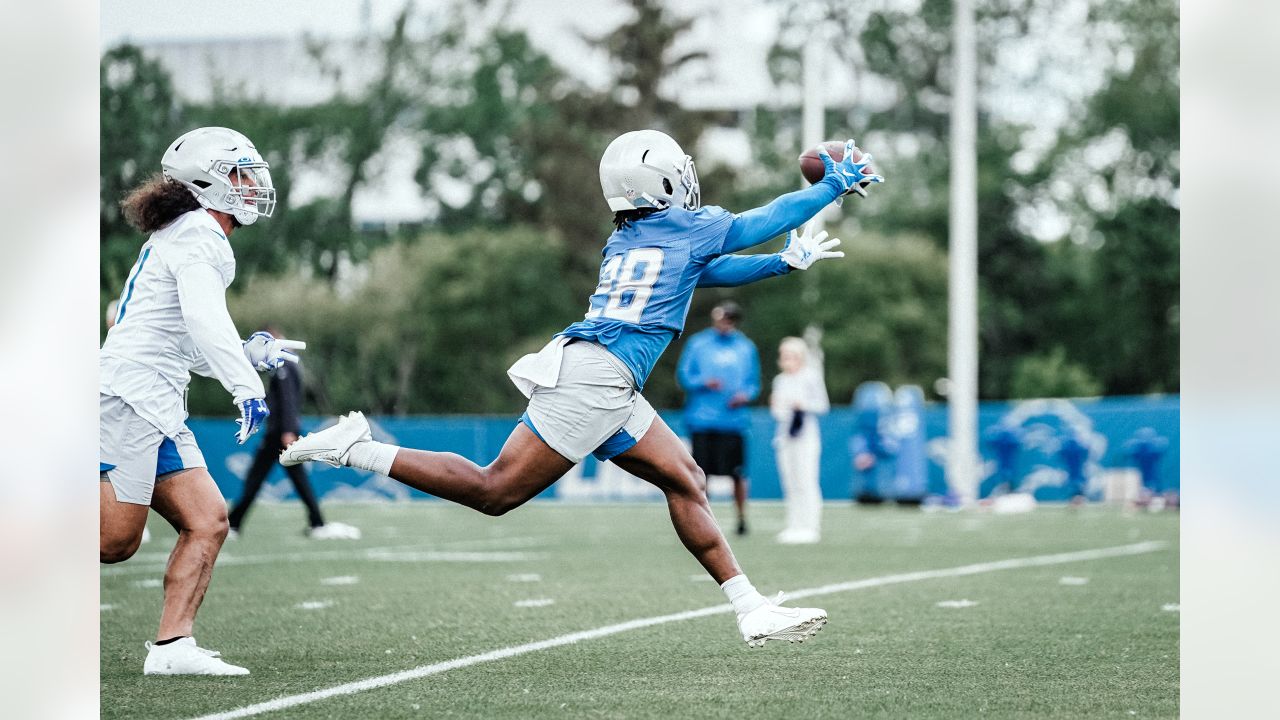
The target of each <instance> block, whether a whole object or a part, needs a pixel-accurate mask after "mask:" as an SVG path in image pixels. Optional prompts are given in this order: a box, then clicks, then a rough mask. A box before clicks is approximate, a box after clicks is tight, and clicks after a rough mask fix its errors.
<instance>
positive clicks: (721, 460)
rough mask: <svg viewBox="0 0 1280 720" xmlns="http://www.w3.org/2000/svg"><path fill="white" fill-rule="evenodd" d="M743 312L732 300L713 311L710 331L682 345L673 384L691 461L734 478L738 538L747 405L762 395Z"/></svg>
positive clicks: (743, 515)
mask: <svg viewBox="0 0 1280 720" xmlns="http://www.w3.org/2000/svg"><path fill="white" fill-rule="evenodd" d="M741 323H742V308H740V307H738V304H737V303H735V302H732V301H725V302H722V303H720V304H719V305H716V306H715V308H714V309H712V311H711V327H710V328H707V329H706V330H703V331H702V332H699V333H696V334H694V335H693V336H692V337H690V338H689V341H688V342H687V343H685V346H684V352H682V353H681V354H680V361H679V363H678V364H677V365H676V380H677V381H678V382H679V383H680V387H681V388H683V389H684V392H685V406H684V426H685V429H686V430H688V431H689V434H690V436H691V439H692V441H693V460H694V462H696V463H698V467H700V468H702V472H704V473H706V474H707V475H708V476H711V475H720V476H727V477H729V478H732V479H733V505H734V509H735V510H736V512H737V516H738V534H739V535H745V534H747V491H748V487H747V478H746V474H745V471H744V467H743V466H744V465H745V458H746V453H745V449H744V446H745V444H746V434H747V428H748V426H749V425H750V423H751V416H750V414H748V412H747V405H748V404H750V403H751V401H753V400H755V399H756V397H757V396H759V395H760V354H759V352H758V351H757V350H756V345H755V343H753V342H751V340H750V339H749V338H748V337H747V336H746V335H744V334H743V333H742V331H741V330H739V329H738V326H739V325H740V324H741Z"/></svg>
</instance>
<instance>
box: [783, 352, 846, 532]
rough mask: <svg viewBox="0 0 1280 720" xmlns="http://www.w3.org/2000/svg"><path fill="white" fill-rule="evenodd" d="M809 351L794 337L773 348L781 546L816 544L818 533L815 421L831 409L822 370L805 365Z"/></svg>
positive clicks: (819, 499)
mask: <svg viewBox="0 0 1280 720" xmlns="http://www.w3.org/2000/svg"><path fill="white" fill-rule="evenodd" d="M810 355H811V354H810V352H809V346H808V344H807V343H805V341H804V340H802V339H800V338H798V337H789V338H784V339H783V341H782V344H781V345H780V346H779V347H778V367H779V368H780V369H781V370H782V372H781V373H779V374H778V376H777V377H775V378H774V379H773V393H772V394H771V395H770V396H769V410H770V412H771V413H772V414H773V418H774V420H776V421H777V423H778V425H777V432H775V433H774V437H773V450H774V454H775V456H776V458H777V462H778V474H779V475H780V476H781V478H782V493H783V497H784V498H785V500H786V504H787V525H786V528H785V529H783V531H782V532H781V533H779V534H778V537H777V540H778V542H780V543H784V544H789V545H790V544H807V543H816V542H818V539H819V537H820V536H821V530H822V489H821V488H820V487H819V485H818V461H819V458H820V457H821V455H822V436H821V434H820V433H819V431H818V416H820V415H825V414H826V413H827V411H828V410H830V408H831V403H830V401H829V400H828V399H827V386H826V383H824V382H823V379H822V371H821V370H820V369H819V368H818V366H817V364H816V363H814V362H811V361H810Z"/></svg>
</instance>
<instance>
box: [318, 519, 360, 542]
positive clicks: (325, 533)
mask: <svg viewBox="0 0 1280 720" xmlns="http://www.w3.org/2000/svg"><path fill="white" fill-rule="evenodd" d="M307 537H309V538H311V539H312V540H359V539H360V528H358V527H356V526H354V525H348V524H346V523H340V522H327V523H325V524H323V525H321V526H320V527H313V528H311V529H310V530H307Z"/></svg>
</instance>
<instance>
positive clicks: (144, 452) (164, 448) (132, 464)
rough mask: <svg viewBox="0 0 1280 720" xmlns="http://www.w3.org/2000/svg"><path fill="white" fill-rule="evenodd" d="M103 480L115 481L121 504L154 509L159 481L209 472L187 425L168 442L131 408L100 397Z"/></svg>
mask: <svg viewBox="0 0 1280 720" xmlns="http://www.w3.org/2000/svg"><path fill="white" fill-rule="evenodd" d="M98 420H99V423H100V430H99V434H98V456H99V457H98V477H99V478H100V479H101V480H102V481H103V482H110V483H111V487H112V488H113V489H114V490H115V491H116V500H119V501H120V502H126V503H132V504H134V505H150V504H151V493H152V491H154V490H155V486H156V482H158V481H160V480H164V479H166V478H168V477H169V476H171V475H175V474H177V473H179V472H182V471H183V470H190V469H191V468H197V467H205V464H204V455H203V454H202V453H201V452H200V446H198V445H196V437H195V435H193V434H191V430H189V429H188V428H187V426H185V425H184V426H182V430H181V431H179V432H178V434H177V435H174V436H173V437H165V435H164V433H162V432H160V431H159V430H158V429H156V426H155V425H152V424H151V423H149V422H147V421H146V420H144V419H142V418H141V417H140V416H139V415H138V414H137V413H136V412H134V410H133V408H132V407H130V406H129V403H127V402H125V401H124V400H122V399H120V398H118V397H116V396H114V395H103V394H101V393H99V394H98Z"/></svg>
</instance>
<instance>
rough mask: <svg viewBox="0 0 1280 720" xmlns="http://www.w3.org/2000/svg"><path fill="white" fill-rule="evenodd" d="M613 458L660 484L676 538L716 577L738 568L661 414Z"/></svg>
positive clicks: (697, 474)
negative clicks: (625, 448)
mask: <svg viewBox="0 0 1280 720" xmlns="http://www.w3.org/2000/svg"><path fill="white" fill-rule="evenodd" d="M613 462H614V464H616V465H617V466H618V467H620V468H622V469H623V470H626V471H627V472H629V473H631V474H632V475H635V476H636V477H639V478H641V479H642V480H645V481H647V482H649V483H652V484H653V485H656V486H657V487H658V489H660V490H662V492H663V494H664V495H666V498H667V510H668V511H669V512H670V514H671V524H672V525H674V526H675V528H676V534H677V535H679V536H680V541H681V542H683V543H684V546H685V548H687V549H688V550H689V552H690V553H692V554H693V556H694V557H695V558H697V560H698V562H699V563H701V564H702V567H703V568H705V569H706V571H707V573H709V574H710V575H711V577H713V578H715V581H716V582H718V583H722V584H723V583H724V582H726V581H728V580H729V579H731V578H733V577H735V576H738V575H741V574H742V568H740V567H738V562H737V560H735V559H734V557H733V551H732V550H730V549H729V543H728V541H727V540H725V538H724V534H723V533H721V532H720V526H719V525H718V524H716V519H715V516H714V515H712V514H711V505H710V504H708V503H707V494H706V491H705V490H704V489H703V488H704V486H705V485H706V480H705V477H704V476H703V473H702V470H701V469H700V468H699V467H698V464H697V463H695V462H694V461H693V457H692V456H691V455H689V451H688V450H686V449H685V446H684V443H683V442H681V440H680V438H678V437H676V434H675V433H674V432H672V431H671V428H670V427H668V426H667V424H666V423H665V422H663V420H662V418H654V421H653V425H651V426H650V427H649V430H648V432H646V433H645V434H644V437H642V438H640V441H639V442H637V443H636V444H635V446H634V447H632V448H631V449H630V450H627V451H626V452H624V453H622V454H621V455H619V456H617V457H615V458H613Z"/></svg>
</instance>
